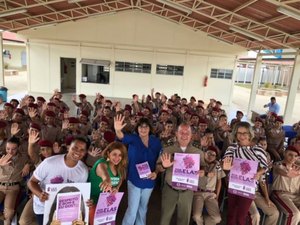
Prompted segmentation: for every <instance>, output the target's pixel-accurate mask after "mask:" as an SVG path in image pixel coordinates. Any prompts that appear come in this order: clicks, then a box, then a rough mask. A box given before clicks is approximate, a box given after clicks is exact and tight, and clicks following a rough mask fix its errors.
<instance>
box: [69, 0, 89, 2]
mask: <svg viewBox="0 0 300 225" xmlns="http://www.w3.org/2000/svg"><path fill="white" fill-rule="evenodd" d="M84 1H86V0H68V3H77V2H84Z"/></svg>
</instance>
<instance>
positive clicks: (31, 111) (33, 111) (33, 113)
mask: <svg viewBox="0 0 300 225" xmlns="http://www.w3.org/2000/svg"><path fill="white" fill-rule="evenodd" d="M37 114H38V113H37V110H36V109H35V108H29V109H28V115H29V117H30V118H34V117H36V116H37Z"/></svg>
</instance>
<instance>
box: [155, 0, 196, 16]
mask: <svg viewBox="0 0 300 225" xmlns="http://www.w3.org/2000/svg"><path fill="white" fill-rule="evenodd" d="M156 1H157V2H160V3H162V4H164V5H167V6H170V7H172V8H174V9H178V10H180V11H182V12H185V13H186V14H191V13H192V12H193V11H192V10H191V9H189V8H188V7H185V6H183V5H180V4H178V3H176V2H173V1H168V0H156Z"/></svg>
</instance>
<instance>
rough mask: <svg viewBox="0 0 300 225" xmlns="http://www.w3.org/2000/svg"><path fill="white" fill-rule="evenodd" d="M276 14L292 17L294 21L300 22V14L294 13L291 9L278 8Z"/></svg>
mask: <svg viewBox="0 0 300 225" xmlns="http://www.w3.org/2000/svg"><path fill="white" fill-rule="evenodd" d="M277 12H280V13H282V14H284V15H287V16H289V17H293V18H294V19H297V20H300V13H299V12H297V11H294V10H292V9H288V8H285V7H282V6H279V7H278V8H277Z"/></svg>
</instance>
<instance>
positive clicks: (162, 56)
mask: <svg viewBox="0 0 300 225" xmlns="http://www.w3.org/2000/svg"><path fill="white" fill-rule="evenodd" d="M22 35H24V36H26V37H27V38H28V39H29V46H28V49H29V55H30V70H29V71H30V75H29V77H30V79H29V80H30V81H29V82H30V85H29V91H31V92H43V93H51V92H52V91H53V90H54V89H55V88H60V58H61V57H66V58H76V62H77V66H76V84H77V85H76V92H77V93H86V94H87V95H95V93H96V92H100V93H101V94H103V95H105V96H109V97H123V98H131V96H132V94H133V93H136V94H139V95H142V94H149V93H150V90H151V88H154V89H155V91H160V92H163V93H164V94H165V95H167V96H168V97H169V96H170V95H171V94H174V93H178V94H179V95H181V96H185V97H187V98H189V97H190V96H192V95H193V96H195V97H196V98H197V99H203V100H208V99H209V98H211V97H215V98H217V99H219V100H221V101H222V102H223V104H225V105H227V104H229V102H230V91H231V90H232V82H231V80H229V81H227V80H217V79H209V80H208V86H207V87H203V80H204V77H205V76H209V75H210V69H211V68H220V69H234V68H233V67H234V63H235V58H236V55H239V54H242V53H243V54H244V52H245V50H244V49H242V48H240V47H236V46H229V45H227V44H223V43H221V42H218V41H215V40H213V39H211V38H208V37H207V36H206V35H205V34H203V33H200V32H194V31H192V30H189V29H187V28H185V27H183V26H181V25H177V24H174V23H171V22H168V21H165V20H163V19H161V18H158V17H155V16H152V15H149V14H146V13H143V12H137V11H127V12H121V13H117V14H116V15H112V16H107V17H99V18H98V19H90V20H84V21H78V22H76V23H74V22H70V23H65V24H60V25H57V26H56V27H48V28H44V29H40V30H36V31H32V30H30V31H24V32H22ZM81 58H91V59H101V60H110V61H111V62H112V64H111V67H110V84H109V85H106V84H91V83H81V75H82V68H81V64H80V63H79V61H80V60H81ZM115 61H128V62H140V63H151V64H152V72H151V74H141V73H127V72H115V71H114V66H115V64H114V62H115ZM156 64H170V65H182V66H184V76H168V75H157V74H156ZM44 76H45V77H44ZM40 82H42V84H41V83H40ZM219 85H220V86H219ZM227 85H228V86H227ZM220 87H222V88H220ZM223 87H224V88H223ZM225 87H226V88H225Z"/></svg>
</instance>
